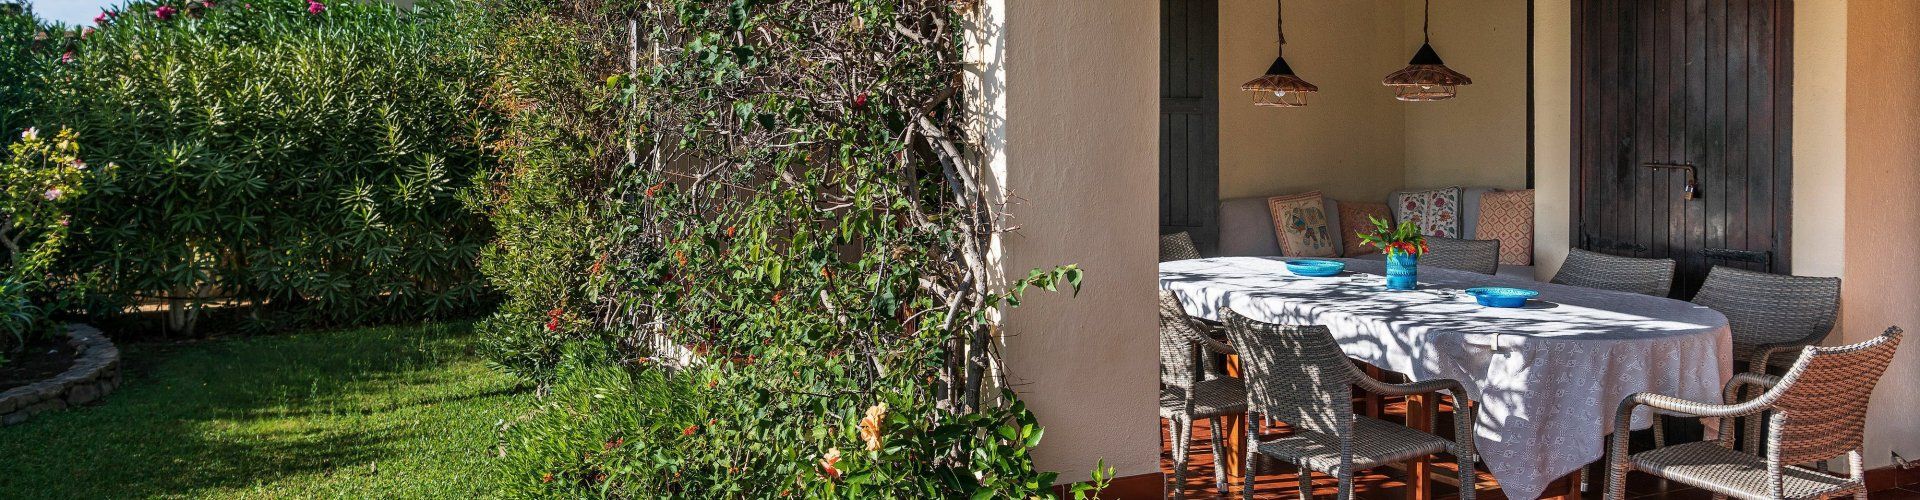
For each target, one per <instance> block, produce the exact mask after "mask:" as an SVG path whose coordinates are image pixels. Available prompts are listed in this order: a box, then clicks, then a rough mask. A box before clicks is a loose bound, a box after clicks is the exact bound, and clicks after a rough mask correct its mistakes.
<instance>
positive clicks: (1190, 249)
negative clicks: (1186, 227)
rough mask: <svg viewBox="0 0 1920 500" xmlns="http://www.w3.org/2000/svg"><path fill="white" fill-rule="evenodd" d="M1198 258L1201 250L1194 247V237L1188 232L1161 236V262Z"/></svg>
mask: <svg viewBox="0 0 1920 500" xmlns="http://www.w3.org/2000/svg"><path fill="white" fill-rule="evenodd" d="M1198 258H1200V250H1199V249H1198V248H1196V247H1194V246H1193V236H1192V235H1189V234H1187V232H1186V231H1181V232H1178V233H1173V234H1162V235H1160V262H1171V261H1176V260H1187V259H1198Z"/></svg>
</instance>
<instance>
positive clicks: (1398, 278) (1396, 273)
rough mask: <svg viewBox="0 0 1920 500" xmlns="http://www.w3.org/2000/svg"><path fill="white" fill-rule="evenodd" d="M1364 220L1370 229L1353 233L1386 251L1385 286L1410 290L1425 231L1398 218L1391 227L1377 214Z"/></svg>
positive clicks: (1423, 250)
mask: <svg viewBox="0 0 1920 500" xmlns="http://www.w3.org/2000/svg"><path fill="white" fill-rule="evenodd" d="M1367 220H1369V221H1372V222H1373V230H1372V231H1360V232H1358V233H1355V235H1356V236H1359V237H1360V241H1361V242H1363V243H1366V244H1368V245H1372V246H1373V247H1374V248H1378V249H1380V251H1381V252H1383V253H1386V254H1387V289H1388V290H1412V289H1413V287H1414V284H1415V283H1416V282H1417V281H1418V279H1419V267H1418V265H1419V263H1420V255H1422V254H1425V253H1427V235H1424V234H1420V228H1419V227H1416V226H1414V225H1413V221H1401V222H1400V225H1399V226H1398V227H1395V226H1394V225H1393V224H1391V223H1389V222H1387V221H1386V220H1383V219H1380V218H1379V217H1374V216H1371V215H1369V216H1367Z"/></svg>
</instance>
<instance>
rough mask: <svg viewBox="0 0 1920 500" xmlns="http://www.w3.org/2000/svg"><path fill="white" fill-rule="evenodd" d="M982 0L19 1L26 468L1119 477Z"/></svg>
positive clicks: (23, 489)
mask: <svg viewBox="0 0 1920 500" xmlns="http://www.w3.org/2000/svg"><path fill="white" fill-rule="evenodd" d="M969 5H970V4H969V3H968V2H951V1H945V0H853V1H830V0H665V1H661V0H653V1H641V0H561V1H531V0H481V1H479V2H456V1H438V0H423V1H420V2H417V3H412V4H410V5H406V6H405V7H401V6H397V5H396V4H393V3H387V2H350V1H336V0H218V1H216V0H185V1H180V0H162V1H151V0H135V1H132V2H128V3H124V4H120V5H117V6H115V7H113V8H110V9H108V10H105V11H103V12H101V13H100V15H99V17H98V18H96V19H95V23H94V24H93V25H92V26H85V27H76V26H66V25H61V24H57V23H50V22H46V21H43V20H40V19H39V18H37V17H35V16H34V14H33V12H32V9H31V8H30V7H28V6H26V5H15V4H4V3H0V138H4V139H0V142H4V143H5V144H6V151H5V152H4V153H0V244H3V245H4V246H0V256H4V259H0V332H4V334H0V422H4V423H5V424H7V425H5V426H0V496H14V495H23V496H39V497H116V498H117V497H154V496H162V497H175V496H192V497H202V496H214V497H290V496H291V497H309V496H401V497H452V496H463V497H471V496H483V497H543V496H558V497H579V496H604V497H618V498H633V497H646V498H652V497H694V498H709V497H727V498H768V497H788V496H792V497H863V498H864V497H970V498H989V497H1021V498H1026V497H1054V496H1075V497H1087V496H1092V495H1093V494H1095V493H1096V492H1097V490H1098V487H1099V486H1100V485H1101V482H1102V481H1103V478H1104V477H1105V474H1104V471H1102V470H1101V466H1100V465H1099V464H1085V466H1086V467H1087V468H1088V469H1092V470H1093V472H1094V474H1093V477H1094V478H1095V481H1094V482H1092V483H1077V484H1071V485H1064V484H1056V483H1060V482H1063V481H1058V476H1057V475H1056V473H1054V472H1047V471H1042V470H1040V469H1038V468H1037V467H1036V466H1035V463H1034V460H1033V457H1032V450H1033V449H1035V448H1036V447H1038V446H1040V445H1041V442H1042V437H1043V435H1044V429H1043V427H1042V426H1041V422H1039V421H1037V419H1036V417H1035V416H1034V414H1033V413H1032V412H1031V411H1028V410H1027V409H1026V407H1025V405H1024V404H1023V403H1021V401H1020V399H1019V396H1018V395H1017V394H1016V393H1014V392H1013V391H1011V390H1008V389H1007V388H1006V385H1005V384H1003V383H1001V380H1000V379H999V376H1000V374H999V373H998V372H997V366H998V363H997V362H996V360H995V358H996V356H997V353H996V352H995V348H994V346H995V337H996V336H998V335H1003V334H1004V332H1001V331H1000V325H999V324H998V323H997V318H999V317H1000V313H1001V312H1002V311H1004V310H1005V309H1006V308H1011V307H1018V306H1019V305H1020V303H1021V300H1022V298H1023V297H1025V296H1026V295H1027V294H1029V293H1050V294H1063V295H1071V294H1075V293H1077V292H1078V291H1079V287H1080V283H1081V271H1080V270H1079V269H1078V268H1077V267H1075V266H1073V265H1072V264H1071V263H1064V262H1063V263H1058V265H1057V266H1056V267H1048V268H1041V269H1034V270H1032V271H1030V272H1027V271H1022V272H1021V274H1020V275H1017V276H1010V277H1007V278H1004V279H1003V278H1002V277H1001V276H999V271H998V270H996V269H994V268H993V267H992V265H991V263H990V260H991V259H989V254H990V253H991V252H990V251H989V250H990V246H989V243H988V242H989V241H990V239H991V238H992V237H993V236H994V235H996V234H998V233H999V232H1002V231H1005V230H1006V229H1007V224H1008V222H1007V221H1008V220H1010V215H1009V214H1008V213H1007V212H1008V211H1009V210H1010V209H1009V207H1007V206H1003V205H999V204H996V203H994V202H992V201H991V200H992V199H991V198H990V197H989V196H988V194H987V193H986V192H985V187H984V186H983V185H982V184H981V181H980V180H979V179H977V178H976V175H977V174H976V173H975V172H977V171H978V168H979V166H978V165H975V164H974V162H976V161H977V159H975V158H973V157H972V156H970V155H969V154H968V153H967V147H966V146H965V144H964V141H961V140H959V139H956V138H957V137H961V136H962V135H963V130H964V129H963V124H964V123H966V120H967V116H966V112H965V110H964V106H961V104H960V102H959V101H960V95H959V94H961V92H960V85H961V84H960V78H959V76H960V72H961V70H962V68H961V65H962V61H961V59H962V47H961V38H962V33H961V28H960V26H961V25H962V23H961V18H962V17H963V16H964V15H965V14H966V10H967V9H969V8H971V7H969ZM92 332H99V334H94V333H92ZM109 341H110V342H109ZM9 396H19V398H17V399H9ZM16 401H17V402H16ZM1081 473H1084V472H1081Z"/></svg>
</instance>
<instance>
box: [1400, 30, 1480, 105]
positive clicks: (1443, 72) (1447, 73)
mask: <svg viewBox="0 0 1920 500" xmlns="http://www.w3.org/2000/svg"><path fill="white" fill-rule="evenodd" d="M1380 83H1381V84H1384V85H1386V86H1388V87H1393V89H1394V98H1395V99H1399V100H1402V101H1439V100H1444V99H1452V98H1453V96H1454V94H1455V92H1456V91H1457V87H1459V86H1461V85H1472V84H1473V79H1472V78H1468V77H1467V75H1463V74H1460V72H1458V71H1454V70H1453V68H1448V67H1447V65H1446V64H1445V63H1443V62H1441V61H1440V54H1439V53H1437V52H1434V51H1433V45H1431V44H1424V43H1423V44H1420V51H1419V52H1416V53H1414V54H1413V60H1411V61H1407V67H1405V68H1402V69H1401V70H1400V71H1395V72H1393V74H1390V75H1387V77H1386V78H1385V79H1382V80H1381V81H1380Z"/></svg>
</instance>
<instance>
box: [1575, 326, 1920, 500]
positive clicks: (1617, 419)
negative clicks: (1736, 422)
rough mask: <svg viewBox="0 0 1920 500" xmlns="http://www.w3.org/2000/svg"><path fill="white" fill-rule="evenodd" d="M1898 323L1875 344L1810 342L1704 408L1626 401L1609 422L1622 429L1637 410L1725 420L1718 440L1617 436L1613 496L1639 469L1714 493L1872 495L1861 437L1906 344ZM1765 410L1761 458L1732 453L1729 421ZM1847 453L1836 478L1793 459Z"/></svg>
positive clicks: (1733, 384)
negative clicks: (1879, 386)
mask: <svg viewBox="0 0 1920 500" xmlns="http://www.w3.org/2000/svg"><path fill="white" fill-rule="evenodd" d="M1900 335H1901V333H1900V328H1899V327H1893V328H1888V329H1887V332H1886V333H1885V334H1882V335H1880V336H1879V337H1876V338H1874V339H1872V340H1868V341H1866V342H1861V343H1858V344H1853V345H1848V346H1840V347H1805V348H1802V351H1801V352H1802V354H1801V355H1800V357H1799V359H1798V360H1797V361H1795V362H1794V364H1793V366H1792V367H1791V368H1788V369H1787V373H1786V375H1783V376H1779V377H1775V376H1772V375H1763V374H1757V373H1751V372H1749V373H1741V374H1739V375H1735V376H1734V378H1733V380H1730V381H1728V382H1727V387H1726V392H1725V394H1724V396H1725V397H1726V401H1727V402H1726V403H1725V404H1705V403H1696V402H1692V401H1687V400H1683V399H1678V398H1673V397H1668V396H1662V395H1658V394H1653V393H1646V392H1642V393H1638V394H1634V395H1632V396H1628V397H1627V398H1626V399H1625V400H1623V401H1621V402H1620V408H1619V410H1618V411H1617V412H1616V413H1615V414H1614V419H1613V421H1614V424H1613V428H1614V429H1616V430H1618V429H1626V428H1627V426H1628V422H1629V420H1630V419H1631V418H1632V416H1633V410H1634V408H1635V407H1638V406H1648V407H1651V408H1652V409H1653V410H1654V411H1656V412H1661V413H1666V414H1671V415H1679V416H1690V417H1717V418H1720V419H1721V425H1720V435H1719V436H1718V438H1719V439H1718V441H1717V442H1715V441H1700V442H1693V443H1686V444H1679V445H1674V446H1663V447H1659V448H1655V449H1653V450H1649V451H1644V452H1640V453H1635V454H1632V455H1628V454H1627V437H1626V436H1627V433H1625V432H1615V433H1614V435H1613V439H1612V442H1611V443H1609V446H1611V447H1612V457H1613V458H1612V460H1611V463H1610V467H1608V469H1609V475H1608V477H1607V480H1608V481H1607V496H1606V498H1608V499H1609V500H1618V499H1621V498H1625V496H1624V490H1625V488H1626V482H1627V479H1626V478H1627V473H1628V472H1629V471H1632V470H1640V471H1644V472H1647V473H1649V474H1653V475H1655V476H1660V477H1664V478H1667V479H1670V480H1674V481H1679V482H1681V483H1686V484H1690V485H1693V486H1696V487H1699V488H1701V489H1705V490H1707V491H1710V492H1713V494H1714V497H1715V498H1716V499H1718V498H1725V497H1728V496H1732V497H1737V498H1795V499H1799V498H1815V497H1828V498H1830V497H1836V496H1841V495H1846V494H1852V495H1853V497H1854V498H1862V499H1864V498H1866V497H1867V493H1866V472H1865V468H1864V466H1863V465H1862V462H1863V460H1862V458H1863V457H1862V456H1861V455H1862V450H1861V442H1862V441H1863V440H1864V439H1865V436H1864V432H1863V429H1864V428H1865V425H1866V418H1867V400H1868V398H1869V397H1870V396H1871V395H1872V394H1873V386H1874V385H1875V384H1876V383H1878V382H1879V381H1880V376H1881V374H1883V373H1885V372H1886V369H1887V364H1888V363H1890V362H1891V361H1892V360H1893V355H1894V352H1895V350H1896V349H1898V348H1899V346H1900ZM1746 385H1754V386H1758V387H1760V388H1764V389H1765V392H1762V393H1760V394H1759V395H1758V397H1755V398H1754V399H1752V400H1748V401H1744V402H1742V401H1740V399H1739V398H1738V397H1737V396H1736V394H1737V393H1738V392H1740V390H1741V389H1742V388H1743V387H1744V386H1746ZM1761 414H1765V415H1766V417H1767V420H1768V421H1769V422H1770V423H1772V426H1771V427H1772V428H1771V429H1769V430H1768V431H1767V445H1768V446H1767V450H1766V453H1765V454H1764V455H1759V454H1754V453H1748V452H1742V451H1738V450H1735V449H1733V424H1732V421H1731V420H1730V419H1733V418H1739V417H1742V416H1747V415H1761ZM1843 454H1844V455H1846V456H1847V462H1848V463H1849V464H1850V467H1849V468H1850V469H1851V470H1849V471H1848V474H1847V475H1846V476H1844V477H1842V476H1835V475H1832V474H1828V473H1825V472H1823V471H1816V470H1813V469H1808V468H1805V467H1800V466H1797V465H1792V464H1805V463H1809V462H1815V461H1825V460H1828V459H1832V458H1835V457H1838V456H1840V455H1843Z"/></svg>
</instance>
